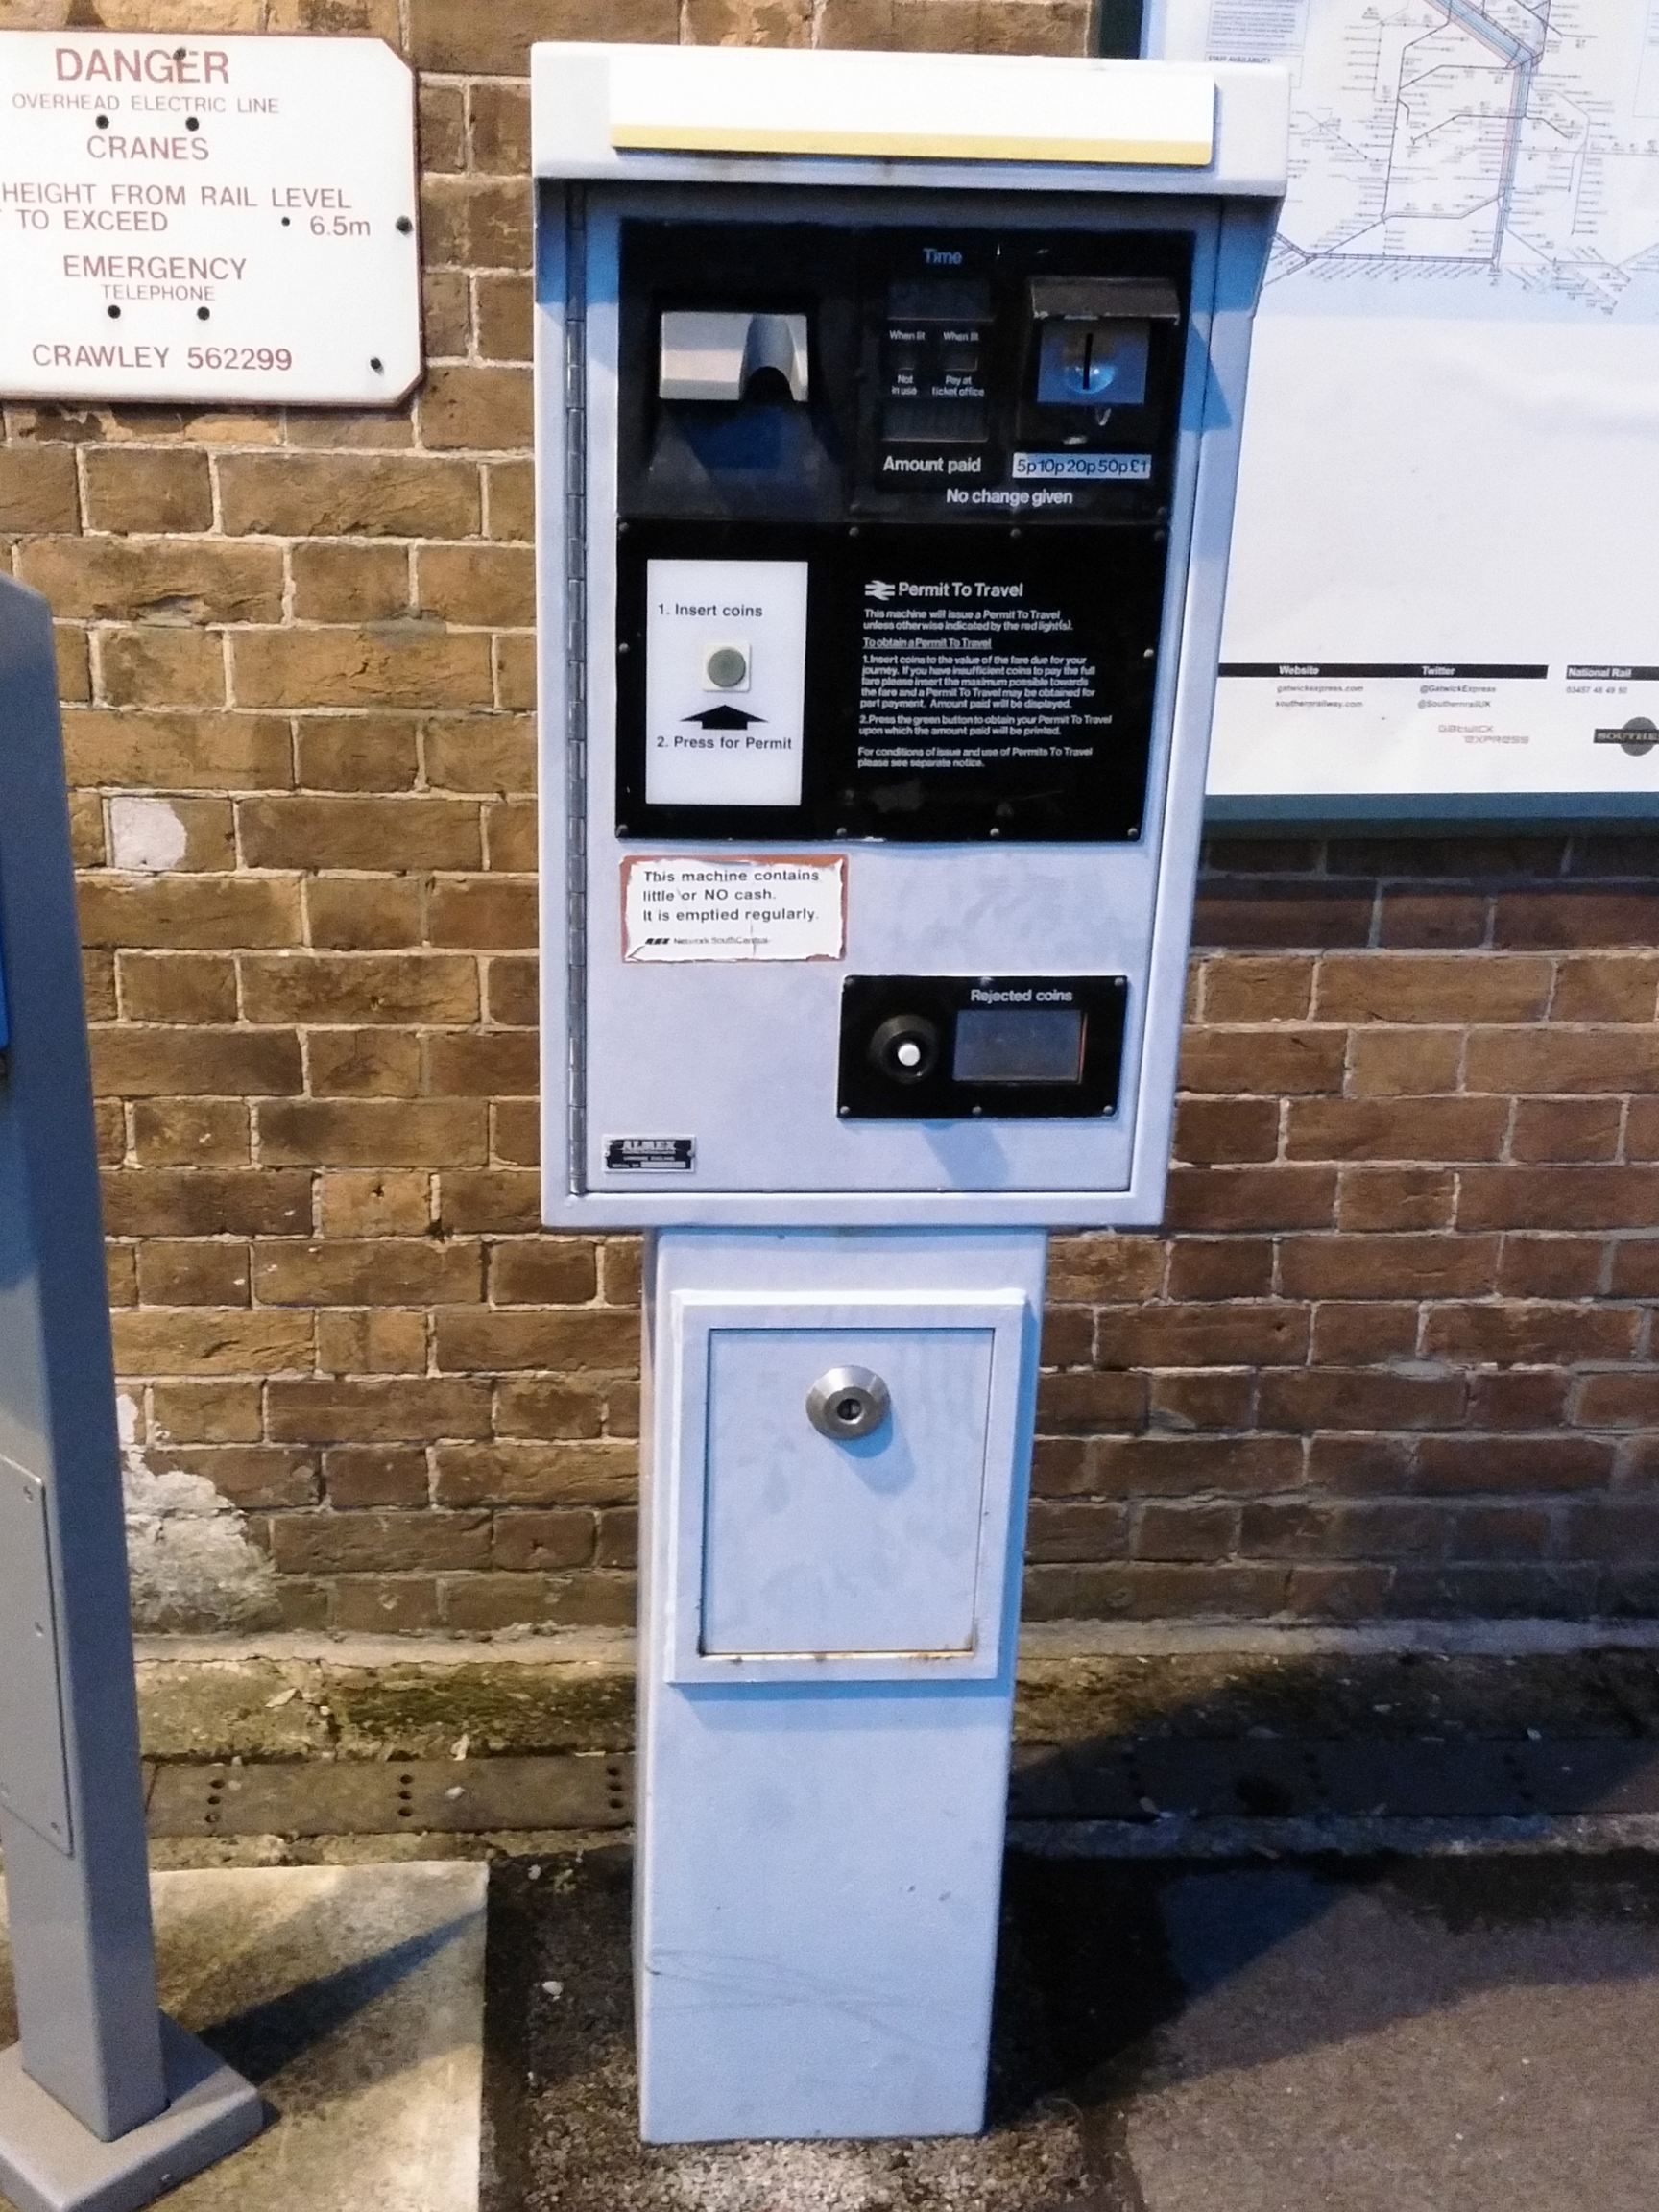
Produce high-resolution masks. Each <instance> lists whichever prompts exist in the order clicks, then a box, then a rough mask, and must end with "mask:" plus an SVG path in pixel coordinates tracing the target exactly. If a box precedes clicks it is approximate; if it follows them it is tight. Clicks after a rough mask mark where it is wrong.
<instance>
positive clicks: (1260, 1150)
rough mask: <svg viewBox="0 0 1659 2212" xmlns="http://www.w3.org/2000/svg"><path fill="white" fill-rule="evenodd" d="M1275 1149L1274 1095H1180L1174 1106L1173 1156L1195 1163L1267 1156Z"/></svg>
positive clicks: (1236, 1163) (1212, 1164)
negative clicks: (1186, 1096) (1209, 1096)
mask: <svg viewBox="0 0 1659 2212" xmlns="http://www.w3.org/2000/svg"><path fill="white" fill-rule="evenodd" d="M1278 1150H1279V1101H1278V1100H1277V1099H1276V1098H1183V1099H1181V1100H1179V1101H1178V1103H1177V1105H1176V1109H1175V1140H1174V1146H1173V1157H1174V1158H1175V1159H1177V1160H1183V1161H1186V1162H1187V1163H1188V1164H1189V1166H1195V1167H1224V1166H1241V1165H1242V1164H1243V1163H1245V1162H1247V1161H1255V1160H1271V1159H1273V1158H1275V1157H1276V1155H1277V1153H1278Z"/></svg>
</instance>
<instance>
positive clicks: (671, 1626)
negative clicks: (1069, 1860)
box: [636, 1230, 1046, 2142]
mask: <svg viewBox="0 0 1659 2212" xmlns="http://www.w3.org/2000/svg"><path fill="white" fill-rule="evenodd" d="M1045 1258H1046V1238H1045V1237H1044V1236H1043V1235H1042V1234H1041V1233H1040V1232H1035V1231H1024V1230H1022V1231H1008V1232H1003V1231H978V1230H975V1231H961V1232H950V1231H914V1232H912V1231H903V1232H900V1231H894V1232H857V1233H851V1232H845V1231H843V1232H839V1233H824V1232H807V1231H802V1232H776V1231H741V1232H737V1231H733V1232H726V1231H697V1230H674V1231H667V1232H663V1233H662V1234H661V1235H660V1236H659V1237H658V1238H657V1239H656V1241H655V1250H654V1255H653V1259H652V1262H651V1265H650V1269H649V1276H648V1281H649V1288H648V1296H647V1318H646V1334H647V1365H648V1372H649V1377H650V1395H649V1406H650V1411H649V1416H648V1430H647V1434H648V1438H649V1442H648V1446H647V1460H648V1467H647V1484H646V1536H645V1551H646V1561H647V1565H646V1579H647V1588H646V1593H645V1602H644V1619H645V1627H644V1630H643V1636H644V1650H643V1654H642V1661H641V1667H640V1685H641V1688H640V1698H641V1714H640V1722H641V1725H640V1744H641V1760H642V1765H641V1787H640V1809H639V1855H640V1857H639V1871H638V1887H637V1900H638V1902H637V1940H636V1960H637V1978H638V1984H637V2017H638V2026H639V2038H640V2071H641V2120H642V2128H643V2132H644V2134H645V2136H646V2138H647V2140H648V2141H653V2142H685V2141H706V2140H719V2139H731V2138H764V2137H791V2136H793V2137H822V2136H883V2135H932V2134H966V2133H972V2132H974V2130H976V2129H977V2128H980V2127H981V2126H982V2124H983V2119H984V2104H985V2076H986V2062H987V2054H988V2047H989V2038H990V2022H991V1997H992V1984H993V1977H994V1970H995V1963H996V1950H997V1929H998V1902H999V1894H1000V1885H1001V1870H1002V1845H1003V1824H1004V1811H1005V1804H1006V1796H1007V1779H1008V1752H1009V1732H1010V1724H1011V1718H1012V1705H1013V1679H1014V1647H1015V1636H1016V1627H1017V1621H1018V1603H1019V1589H1020V1570H1021V1557H1022V1538H1023V1530H1024V1519H1025V1498H1026V1484H1027V1472H1028V1466H1029V1457H1030V1437H1031V1430H1032V1422H1033V1396H1034V1387H1035V1378H1036V1367H1037V1342H1038V1333H1039V1328H1040V1323H1041V1314H1042V1293H1043V1278H1044V1267H1045ZM840 1371H846V1372H847V1373H849V1374H852V1373H857V1374H861V1375H862V1376H863V1377H864V1378H866V1379H869V1378H875V1379H877V1380H878V1382H879V1383H880V1384H881V1385H883V1386H884V1390H885V1395H886V1401H887V1403H886V1405H885V1407H882V1404H881V1393H880V1392H872V1391H871V1390H870V1389H869V1388H868V1386H867V1383H864V1384H859V1383H851V1384H844V1385H843V1388H842V1393H841V1397H840V1398H839V1399H837V1397H836V1393H835V1389H834V1387H833V1386H831V1387H830V1389H829V1391H828V1392H827V1393H826V1392H825V1391H823V1390H819V1389H818V1388H817V1386H818V1385H819V1384H820V1383H822V1382H823V1381H824V1379H825V1378H826V1377H829V1378H834V1377H835V1376H836V1375H837V1374H838V1372H840ZM815 1391H816V1396H815V1395H814V1393H815ZM872 1400H873V1401H874V1406H875V1409H876V1410H878V1411H879V1413H880V1416H881V1417H880V1419H879V1420H878V1423H877V1424H876V1425H875V1426H874V1427H869V1426H867V1424H868V1422H869V1417H870V1413H871V1410H872ZM837 1406H839V1407H840V1408H841V1411H840V1414H839V1415H838V1414H837V1411H836V1407H837ZM837 1418H841V1419H843V1420H844V1422H845V1424H846V1427H847V1430H848V1431H849V1432H848V1433H845V1434H842V1433H837V1431H836V1429H835V1426H834V1424H835V1422H836V1420H837ZM860 1424H866V1425H865V1426H863V1427H860ZM826 1430H827V1431H828V1432H826Z"/></svg>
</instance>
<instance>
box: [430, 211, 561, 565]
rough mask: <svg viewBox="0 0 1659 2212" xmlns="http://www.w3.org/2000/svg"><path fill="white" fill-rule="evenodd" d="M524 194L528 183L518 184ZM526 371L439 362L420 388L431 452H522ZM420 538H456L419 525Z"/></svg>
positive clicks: (527, 420) (527, 418) (527, 404)
mask: <svg viewBox="0 0 1659 2212" xmlns="http://www.w3.org/2000/svg"><path fill="white" fill-rule="evenodd" d="M520 189H521V190H523V191H524V192H525V195H526V198H528V186H521V187H520ZM534 427H535V424H534V418H533V415H532V411H531V400H530V373H529V371H528V370H527V369H519V368H479V367H474V366H472V365H471V364H470V363H467V364H462V363H455V364H448V363H445V364H440V366H438V367H437V368H434V369H432V370H429V371H428V372H427V376H426V382H425V384H424V385H423V387H422V388H421V439H422V441H423V443H424V444H425V445H428V446H430V447H431V448H432V449H433V450H434V451H443V450H445V449H449V450H459V449H463V448H465V449H467V450H469V451H475V452H476V451H484V452H495V453H501V452H521V451H522V450H523V449H524V448H525V447H526V446H527V445H529V444H530V441H531V437H532V435H533V433H534ZM461 535H462V533H461V532H460V531H456V530H423V531H421V536H422V537H430V538H440V537H448V538H454V537H460V536H461Z"/></svg>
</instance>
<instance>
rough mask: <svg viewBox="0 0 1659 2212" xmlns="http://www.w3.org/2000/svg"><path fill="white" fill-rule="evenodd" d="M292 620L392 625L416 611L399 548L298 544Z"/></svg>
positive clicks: (402, 549)
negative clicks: (388, 623) (387, 623)
mask: <svg viewBox="0 0 1659 2212" xmlns="http://www.w3.org/2000/svg"><path fill="white" fill-rule="evenodd" d="M290 558H291V560H292V562H293V569H294V616H295V619H296V620H297V621H300V622H391V621H396V620H397V619H398V618H399V617H400V616H403V615H406V614H408V613H410V612H411V611H412V609H413V606H414V599H413V595H412V593H411V591H410V587H409V554H408V551H407V549H406V548H405V547H404V546H401V545H352V544H321V545H296V546H295V548H294V551H293V553H292V555H291V556H290Z"/></svg>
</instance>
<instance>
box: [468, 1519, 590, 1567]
mask: <svg viewBox="0 0 1659 2212" xmlns="http://www.w3.org/2000/svg"><path fill="white" fill-rule="evenodd" d="M593 1533H594V1530H593V1516H592V1514H591V1513H584V1512H579V1511H565V1512H551V1513H497V1514H496V1516H495V1529H494V1543H493V1548H492V1552H491V1556H492V1558H493V1561H494V1564H495V1565H496V1566H497V1567H498V1568H501V1569H503V1570H505V1571H506V1572H507V1573H508V1574H513V1575H524V1574H546V1573H548V1572H550V1571H552V1572H557V1571H558V1570H559V1569H560V1568H564V1567H586V1566H588V1565H589V1562H590V1561H591V1560H592V1557H593Z"/></svg>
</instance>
